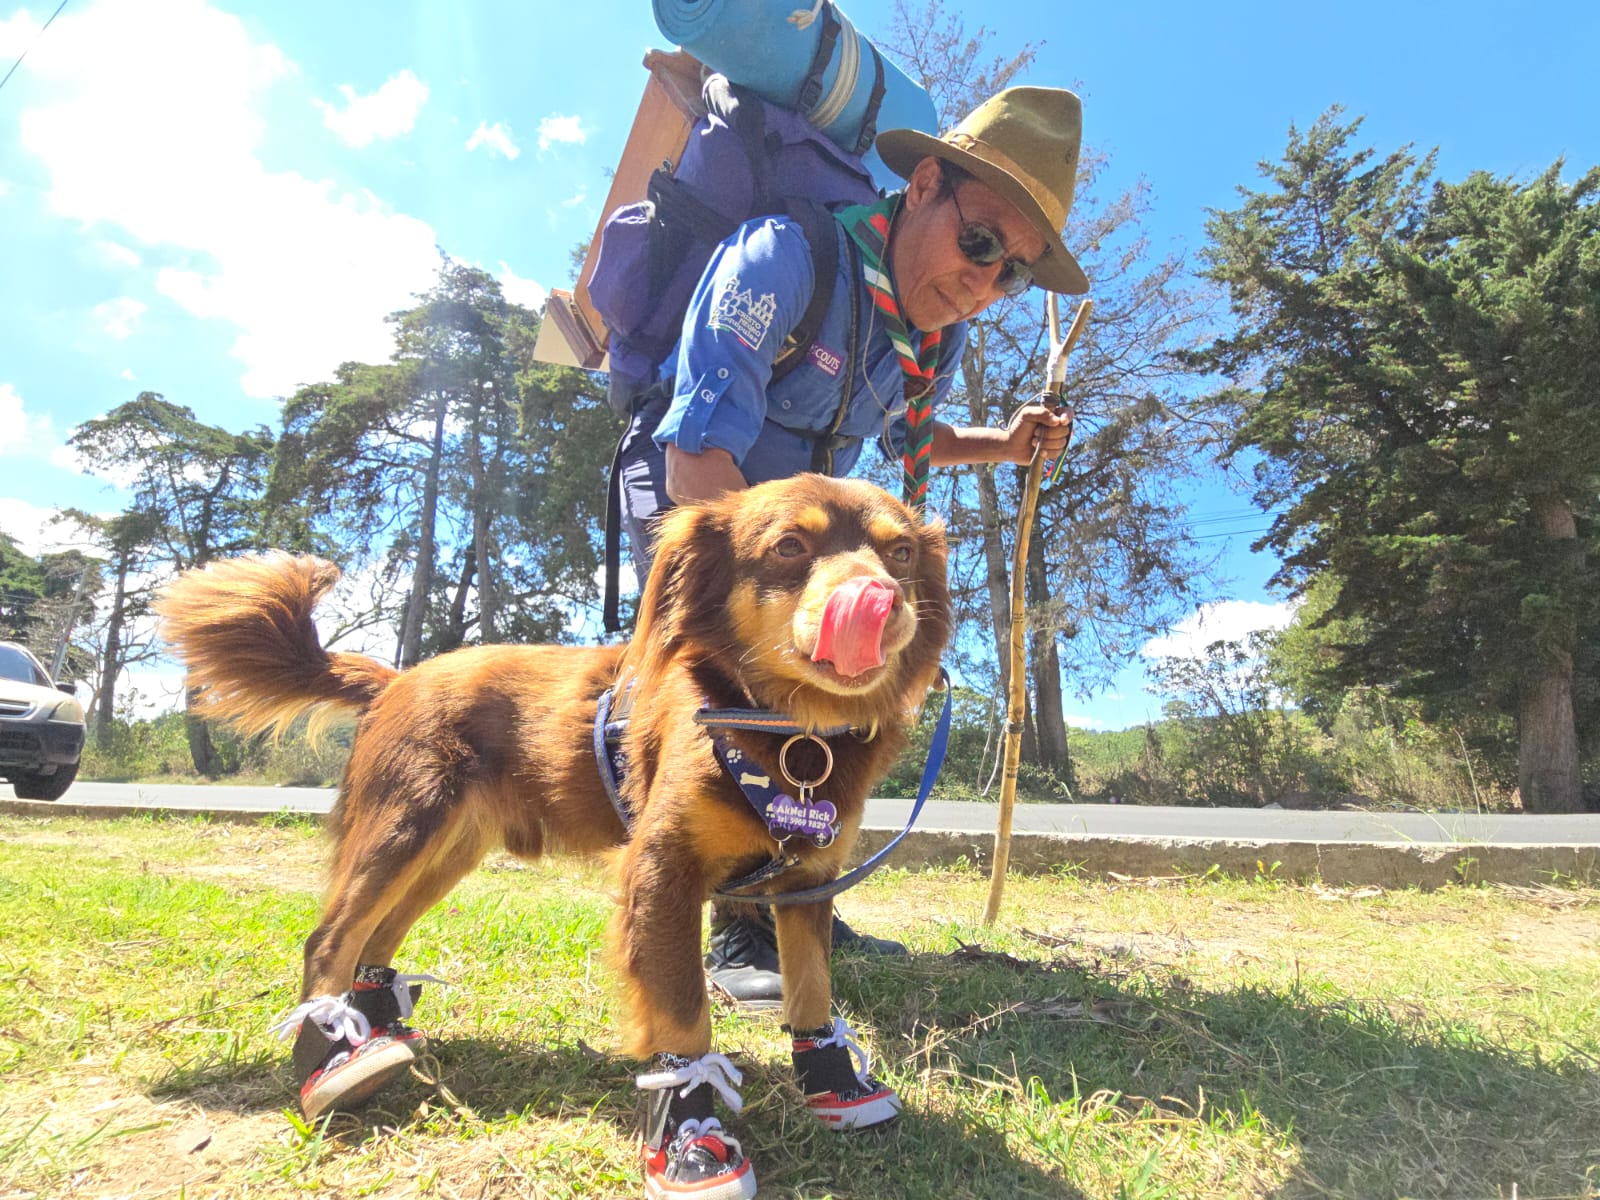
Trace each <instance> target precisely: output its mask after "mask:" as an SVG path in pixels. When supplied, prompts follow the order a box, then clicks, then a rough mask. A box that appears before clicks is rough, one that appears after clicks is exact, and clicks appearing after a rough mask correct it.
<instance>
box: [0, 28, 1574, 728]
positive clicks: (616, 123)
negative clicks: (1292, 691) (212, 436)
mask: <svg viewBox="0 0 1600 1200" xmlns="http://www.w3.org/2000/svg"><path fill="white" fill-rule="evenodd" d="M56 2H57V0H50V2H49V3H46V4H29V5H24V6H20V7H18V6H16V5H14V4H12V3H11V2H10V0H0V74H3V73H4V72H5V71H7V70H10V69H11V68H12V66H13V64H14V63H16V61H17V60H18V58H19V56H21V63H20V65H19V66H16V68H15V70H14V72H13V74H12V75H11V77H10V78H9V79H8V80H7V81H6V83H5V84H4V85H3V86H0V530H4V531H5V532H6V533H8V534H10V535H11V536H13V537H15V538H17V539H18V540H19V541H21V542H22V543H23V544H24V545H25V546H26V547H28V548H29V549H30V550H33V551H35V552H37V551H39V550H41V549H49V548H55V547H57V546H60V545H63V544H66V543H67V542H69V541H70V538H71V534H70V531H69V530H65V529H63V528H62V527H61V526H59V525H56V526H52V525H50V524H48V518H49V517H50V516H51V515H52V514H53V512H54V510H55V509H57V508H58V507H62V506H74V507H78V508H83V509H85V510H88V511H92V512H104V513H111V512H115V511H118V510H119V509H120V508H121V507H122V505H123V503H124V502H125V499H126V497H125V496H123V495H122V494H121V493H119V492H118V491H117V489H116V487H115V486H114V485H112V484H109V483H108V482H107V481H105V480H103V479H99V478H95V477H92V476H89V475H87V474H85V473H84V472H83V471H81V470H80V469H79V468H78V465H77V464H76V462H75V461H74V459H73V456H72V454H71V453H70V451H69V450H68V448H67V446H66V439H67V437H68V436H69V435H70V434H71V432H72V430H73V429H74V427H76V426H77V425H78V424H79V423H81V422H83V421H85V420H88V419H91V418H93V417H96V416H99V415H101V414H104V413H105V412H107V411H108V410H110V409H111V408H113V407H115V406H116V405H118V404H121V403H123V402H125V401H127V400H131V399H133V398H134V397H135V396H136V395H137V394H138V393H139V392H141V391H145V390H149V391H155V392H160V393H162V394H163V395H165V396H166V397H167V399H169V400H171V401H174V402H176V403H180V404H184V405H188V406H189V407H191V408H193V409H194V410H195V412H196V413H197V414H198V415H199V416H200V417H201V418H202V419H203V420H207V421H210V422H213V423H216V424H221V425H224V426H227V427H229V428H234V429H243V428H246V427H250V426H254V425H258V424H266V425H269V426H274V425H276V423H277V416H278V411H279V404H280V398H281V397H283V396H284V395H286V394H289V393H291V392H293V391H294V389H295V388H296V387H297V386H299V385H300V384H302V383H309V382H315V381H318V380H322V379H326V378H328V377H329V376H330V375H331V373H332V370H333V368H334V367H335V366H336V365H337V364H338V363H339V362H341V361H345V360H348V359H352V358H358V359H365V360H367V361H382V360H384V359H386V358H387V357H388V354H389V349H390V343H389V330H388V327H387V326H386V325H385V323H384V320H383V318H384V316H385V315H386V314H387V313H389V312H392V311H394V310H396V309H399V308H402V307H405V306H406V305H407V304H409V303H410V302H411V299H412V297H413V296H414V295H415V294H417V293H419V292H422V291H424V290H426V289H427V288H428V287H429V286H430V285H431V283H432V282H433V279H434V276H435V273H436V270H437V267H438V263H439V258H438V255H439V252H440V251H441V250H442V251H444V252H445V253H448V254H449V255H450V256H451V257H453V258H455V259H457V260H459V261H463V262H469V263H473V264H475V265H477V266H480V267H482V268H484V269H485V270H488V271H490V272H492V273H493V274H495V275H496V276H497V277H498V278H499V279H500V281H501V283H502V285H503V287H504V289H505V291H506V293H507V295H508V297H509V298H511V299H513V300H516V301H518V302H521V303H524V304H528V305H530V306H537V305H538V304H540V303H542V301H543V298H544V295H545V292H546V290H547V289H548V288H550V287H552V286H556V287H563V286H568V285H569V282H570V275H571V264H570V255H571V251H572V248H573V246H575V245H576V244H578V243H580V242H581V241H583V240H584V239H585V238H587V237H588V236H589V235H590V234H591V232H592V231H593V229H594V227H595V224H596V222H597V220H598V219H599V218H600V216H601V215H602V214H601V211H600V210H601V205H602V202H603V200H604V197H605V192H606V188H607V186H608V183H607V179H608V176H607V172H608V170H609V169H610V168H611V167H612V166H613V165H614V164H615V163H616V160H617V158H618V157H619V154H620V151H621V147H622V143H623V141H624V139H625V138H626V136H627V132H628V128H629V126H630V124H631V121H632V119H633V114H634V110H635V108H636V106H637V104H638V98H639V94H640V92H641V90H642V87H643V82H644V73H643V71H642V69H641V67H640V59H641V57H642V55H643V53H644V51H645V50H647V49H648V48H650V47H652V46H661V47H665V46H666V45H667V42H666V39H665V38H664V37H663V36H662V35H661V34H660V33H659V32H658V31H657V29H656V27H655V23H654V20H653V18H652V13H651V9H650V5H649V4H648V3H646V2H645V0H589V2H587V3H584V4H557V3H551V2H549V0H533V2H529V0H518V2H515V3H512V2H509V0H506V2H501V3H484V2H478V0H455V2H452V3H449V4H444V3H421V2H407V0H385V2H384V3H381V4H380V3H376V2H371V0H342V2H341V3H339V4H327V3H326V2H325V0H316V2H314V3H313V2H311V0H273V2H272V3H265V2H261V0H252V2H249V3H225V2H219V3H209V2H207V0H67V2H66V4H65V5H64V7H63V8H62V9H61V11H60V13H59V15H58V16H56V17H55V19H54V21H53V22H52V23H51V24H50V25H49V28H48V29H45V30H44V31H43V32H42V33H41V32H40V30H41V26H43V25H44V24H45V22H46V21H48V20H50V18H51V15H52V13H54V12H55V11H56ZM795 3H796V6H797V7H799V6H800V3H799V0H795ZM893 4H894V0H851V2H850V3H847V4H845V5H844V8H845V11H846V12H847V13H848V14H849V16H850V17H851V19H852V20H853V21H854V22H855V24H856V25H857V26H858V27H859V28H860V29H862V30H863V31H865V32H866V33H868V34H869V35H871V34H872V33H874V32H875V31H878V30H881V29H884V28H886V27H887V24H888V21H889V17H890V14H891V13H892V11H893ZM913 9H914V10H916V6H915V5H913ZM951 10H952V11H956V12H961V13H963V15H964V16H965V17H966V20H967V21H968V24H969V32H971V31H973V30H974V29H975V28H976V27H977V26H978V24H979V22H980V21H981V22H982V23H983V25H984V28H985V29H986V30H987V31H988V32H989V33H990V34H992V41H991V43H990V45H991V47H992V50H993V51H994V52H996V53H999V52H1010V51H1013V50H1015V49H1017V48H1019V47H1020V46H1022V45H1023V44H1024V43H1025V42H1028V41H1033V42H1038V43H1042V48H1041V51H1040V53H1039V56H1038V59H1037V62H1036V64H1035V66H1034V67H1033V69H1032V70H1031V71H1030V72H1029V73H1028V74H1027V75H1026V76H1025V77H1024V78H1022V79H1020V80H1018V82H1025V83H1033V84H1041V85H1049V86H1068V87H1072V88H1074V89H1075V90H1076V91H1078V92H1079V94H1080V95H1081V97H1082V99H1083V104H1084V130H1085V140H1086V142H1087V143H1088V144H1090V145H1091V146H1092V147H1094V148H1096V149H1098V150H1102V151H1105V152H1106V153H1108V154H1109V155H1110V167H1109V169H1108V174H1107V177H1106V182H1105V184H1104V190H1105V191H1106V192H1107V193H1108V194H1109V193H1110V192H1111V191H1112V190H1113V189H1117V190H1120V188H1122V187H1125V186H1127V185H1129V184H1131V183H1133V182H1135V181H1136V180H1138V179H1141V178H1142V179H1143V180H1145V181H1146V182H1147V183H1148V185H1149V187H1150V189H1151V199H1152V212H1151V216H1150V219H1149V222H1148V231H1149V234H1150V236H1151V239H1152V242H1153V244H1154V246H1155V247H1156V248H1157V249H1158V250H1169V249H1170V250H1174V251H1177V252H1180V253H1185V254H1188V255H1193V254H1194V252H1195V251H1197V250H1198V248H1199V247H1200V246H1201V245H1202V244H1203V240H1204V221H1205V213H1206V210H1207V209H1208V208H1217V207H1228V206H1230V205H1231V204H1232V203H1233V202H1234V201H1235V199H1236V195H1237V193H1236V189H1237V188H1238V187H1239V186H1240V185H1249V184H1251V183H1253V182H1254V180H1255V178H1256V164H1257V163H1258V162H1260V161H1261V160H1264V159H1275V158H1276V157H1277V156H1278V154H1279V153H1280V152H1281V150H1282V148H1283V146H1284V143H1285V140H1286V134H1287V131H1288V129H1289V127H1290V125H1291V124H1298V125H1300V126H1302V127H1303V126H1307V125H1309V124H1310V123H1311V122H1313V121H1314V120H1315V119H1316V118H1317V117H1318V116H1319V115H1320V114H1321V113H1322V112H1323V111H1324V110H1326V109H1327V108H1328V107H1329V106H1330V105H1334V104H1340V105H1343V106H1344V107H1345V109H1346V110H1347V112H1348V113H1349V114H1351V115H1364V116H1365V118H1366V124H1365V125H1364V127H1363V139H1364V141H1365V142H1367V143H1368V144H1371V145H1374V146H1375V147H1377V148H1378V149H1379V150H1380V151H1388V150H1391V149H1395V148H1397V147H1400V146H1402V145H1405V144H1408V143H1409V144H1414V145H1415V146H1417V147H1418V148H1419V149H1422V150H1426V149H1429V148H1432V147H1437V148H1438V152H1439V169H1440V173H1441V174H1442V175H1443V176H1445V177H1447V178H1456V177H1460V176H1462V175H1465V174H1466V173H1467V172H1469V171H1472V170H1478V169H1483V170H1489V171H1492V172H1495V173H1497V174H1502V175H1514V176H1521V177H1526V176H1529V175H1532V174H1534V173H1536V172H1538V171H1540V170H1542V169H1543V168H1545V167H1547V166H1548V165H1549V164H1550V163H1551V162H1553V161H1554V160H1555V159H1556V158H1558V157H1562V156H1564V157H1565V158H1566V159H1567V160H1568V164H1569V174H1574V173H1576V172H1577V171H1579V170H1582V169H1584V168H1587V167H1588V166H1591V165H1593V164H1594V163H1595V162H1597V161H1600V101H1597V100H1596V99H1595V94H1594V90H1593V85H1592V80H1593V77H1594V64H1595V62H1596V61H1597V60H1600V5H1595V4H1593V3H1592V0H1589V2H1579V0H1534V2H1533V3H1528V4H1524V5H1521V6H1519V7H1517V8H1516V9H1515V10H1507V9H1505V8H1504V6H1502V5H1490V4H1488V3H1479V2H1477V0H1462V2H1457V3H1448V4H1447V3H1438V2H1434V0H1388V2H1386V3H1372V2H1370V0H1349V2H1346V3H1343V4H1339V5H1304V4H1284V3H1281V0H1279V2H1266V0H1262V2H1247V0H1213V2H1212V3H1209V4H1205V5H1195V4H1190V3H1181V4H1180V3H1170V2H1168V0H1160V2H1147V3H1142V4H1120V5H1116V4H1113V5H1105V4H1101V5H1085V4H1075V3H1063V2H1062V0H1004V2H1002V3H999V4H985V5H982V6H979V5H969V6H965V7H963V6H960V5H951ZM1194 520H1195V531H1196V532H1197V533H1202V534H1204V535H1205V537H1206V539H1207V540H1206V542H1205V543H1204V544H1205V545H1207V546H1208V548H1211V549H1215V550H1218V551H1220V553H1221V557H1222V561H1223V563H1224V566H1225V568H1226V573H1227V576H1228V578H1227V579H1226V580H1225V581H1224V582H1223V583H1222V584H1221V585H1220V586H1219V588H1218V590H1217V592H1216V595H1215V596H1214V597H1213V599H1212V602H1211V603H1209V604H1208V605H1207V606H1205V607H1204V608H1202V609H1200V610H1197V611H1196V612H1195V613H1192V614H1190V616H1189V617H1188V618H1187V619H1186V620H1185V621H1184V622H1183V623H1182V624H1180V625H1179V626H1178V627H1177V628H1175V629H1174V630H1173V631H1171V632H1170V633H1169V634H1168V635H1166V636H1165V637H1164V638H1161V639H1158V640H1156V641H1155V642H1153V643H1152V644H1151V646H1150V647H1147V652H1148V653H1150V654H1156V653H1182V652H1185V651H1186V650H1192V649H1193V648H1194V647H1195V646H1197V645H1201V644H1204V642H1206V641H1210V640H1214V639H1216V638H1218V637H1237V636H1242V635H1243V633H1244V632H1246V631H1247V630H1248V629H1250V628H1254V627H1262V626H1272V625H1281V624H1283V623H1284V621H1285V620H1286V619H1287V614H1288V609H1287V605H1286V604H1285V602H1284V598H1283V597H1282V596H1279V595H1274V594H1272V593H1269V592H1268V591H1267V590H1266V581H1267V579H1268V577H1269V576H1270V575H1271V573H1272V569H1273V566H1274V564H1273V562H1272V561H1271V560H1270V559H1268V558H1266V557H1264V556H1262V555H1258V554H1252V553H1251V552H1250V551H1249V549H1248V543H1249V541H1250V536H1249V533H1250V532H1259V531H1260V530H1262V529H1263V528H1264V527H1265V525H1266V520H1265V519H1264V518H1262V517H1260V516H1259V515H1252V514H1250V512H1249V504H1248V501H1247V499H1246V498H1245V497H1243V496H1241V495H1239V494H1237V493H1232V492H1229V491H1227V490H1225V489H1224V488H1222V487H1221V486H1220V485H1219V486H1217V487H1213V488H1206V489H1203V490H1202V491H1201V492H1200V493H1199V494H1198V495H1197V496H1196V498H1195V505H1194ZM1160 705H1161V700H1160V698H1159V697H1157V696H1154V695H1153V694H1151V693H1150V692H1148V691H1147V689H1146V688H1145V686H1144V682H1143V677H1142V671H1141V670H1140V669H1138V668H1137V667H1136V668H1134V669H1131V670H1129V671H1127V672H1124V674H1123V676H1122V677H1121V678H1120V679H1119V680H1118V683H1117V685H1116V686H1115V687H1114V688H1112V689H1110V690H1109V691H1107V692H1104V693H1102V694H1100V695H1098V696H1095V697H1092V698H1089V699H1079V700H1074V701H1069V711H1070V714H1071V715H1070V718H1069V719H1070V720H1071V722H1072V723H1073V724H1076V725H1080V726H1083V727H1086V728H1122V727H1126V726H1128V725H1131V724H1135V723H1138V722H1139V721H1142V720H1144V719H1147V718H1149V717H1155V716H1159V715H1160Z"/></svg>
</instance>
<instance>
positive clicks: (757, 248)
mask: <svg viewBox="0 0 1600 1200" xmlns="http://www.w3.org/2000/svg"><path fill="white" fill-rule="evenodd" d="M849 240H850V235H849V234H848V233H846V232H845V231H844V230H843V228H841V229H840V230H839V258H838V264H837V270H838V276H837V280H836V282H835V285H834V289H833V296H832V299H831V301H830V303H829V305H828V311H827V314H826V316H825V317H824V318H823V321H822V327H821V329H820V331H819V332H818V335H817V339H816V341H815V342H814V343H813V344H812V346H811V349H810V351H809V352H808V353H807V354H806V358H805V361H804V362H802V363H800V364H799V365H798V366H797V367H795V368H794V369H793V370H792V371H791V372H790V373H789V374H788V375H786V376H784V378H782V379H780V380H778V381H777V382H776V383H774V382H772V364H773V361H774V360H775V359H776V358H777V356H778V353H779V351H780V350H781V349H782V348H783V342H784V339H785V338H786V337H788V335H789V333H790V331H791V330H792V329H793V328H794V327H795V326H796V325H798V324H799V323H800V318H801V316H802V315H803V314H804V313H805V310H806V306H807V304H809V303H810V301H811V294H812V291H813V290H814V288H815V270H814V267H813V264H812V255H811V247H810V245H809V243H808V242H807V241H806V236H805V234H804V233H803V232H801V229H800V224H799V222H798V221H794V220H792V219H790V218H787V217H758V218H756V219H755V220H752V221H746V222H745V223H744V224H743V225H741V226H740V227H739V228H738V229H737V230H735V231H734V233H733V235H732V236H731V237H730V238H728V239H727V240H726V241H725V242H723V243H722V245H720V246H719V247H717V249H716V251H715V252H714V253H713V255H712V258H711V261H710V262H709V263H708V264H707V265H706V270H705V273H704V274H703V275H702V276H701V277H700V282H699V284H698V285H697V286H696V288H695V293H694V296H693V297H692V298H691V299H690V301H689V309H688V312H687V313H685V314H684V319H683V334H682V337H681V338H680V340H679V342H678V351H677V355H676V374H675V380H676V383H675V388H674V395H673V398H672V404H671V407H670V408H669V409H668V410H667V413H666V416H664V417H663V418H662V420H661V424H660V425H659V426H658V427H657V429H656V433H655V440H656V442H657V444H659V445H661V446H665V445H667V444H668V443H673V444H676V445H677V447H678V448H679V449H680V450H684V451H687V452H689V453H691V454H700V453H703V452H704V451H706V450H708V449H711V448H716V449H719V450H726V451H727V452H728V453H729V454H731V455H732V456H733V460H734V462H736V463H738V464H739V467H740V470H741V471H742V472H743V473H744V477H745V479H746V480H747V481H748V482H750V483H762V482H765V481H766V480H769V479H780V478H785V477H787V476H790V475H795V474H798V473H799V472H801V471H809V470H811V469H812V445H813V443H814V442H816V441H817V440H818V439H820V438H825V437H827V435H828V430H829V429H831V428H832V427H833V422H834V419H835V417H836V416H837V415H838V412H839V404H840V399H841V397H842V396H843V394H844V388H845V387H846V385H848V386H849V389H850V393H849V401H848V405H847V407H846V409H845V413H844V419H843V421H842V422H841V423H840V425H839V431H838V432H839V435H840V436H842V437H844V438H848V439H850V440H849V442H848V443H847V444H845V445H842V446H840V447H839V448H838V449H837V450H836V451H835V454H834V460H833V473H834V474H835V475H844V474H847V473H848V472H849V471H850V469H851V467H853V466H854V465H855V462H856V459H857V457H858V456H859V455H860V453H861V442H862V440H864V439H866V438H880V439H881V440H882V442H883V444H884V449H885V453H887V454H890V455H891V456H894V457H898V456H899V454H900V450H901V446H902V444H903V439H904V432H905V407H906V402H905V383H904V377H903V376H902V374H901V371H900V360H899V358H898V357H897V356H896V354H895V350H894V345H893V344H892V343H891V342H890V341H889V334H888V331H887V329H886V328H885V326H884V322H883V317H882V315H881V314H880V313H878V312H877V310H876V308H875V307H874V305H873V303H872V299H871V297H870V296H869V295H868V294H867V291H866V284H865V281H864V280H863V279H862V278H861V272H860V269H859V267H858V266H857V265H856V262H857V259H856V258H855V256H854V255H852V254H851V252H850V248H849V246H848V245H847V243H848V242H849ZM852 290H854V291H855V292H856V293H857V295H858V297H859V300H858V307H859V310H860V319H859V322H858V326H857V329H858V346H857V356H858V359H859V366H858V367H857V370H856V372H855V377H854V378H853V379H850V380H846V379H845V378H844V374H845V358H846V356H847V354H848V353H849V344H850V338H849V333H848V331H849V324H850V307H851V301H850V294H851V291H852ZM966 335H967V327H966V324H965V323H964V322H963V323H961V324H958V325H955V326H952V327H951V328H949V329H947V330H946V331H945V335H944V341H943V342H942V344H941V345H940V353H939V367H938V372H937V375H936V377H935V384H934V393H933V401H934V404H935V406H937V405H938V404H939V403H941V402H942V401H943V400H944V399H945V397H946V396H948V395H949V393H950V388H951V385H952V382H953V379H954V375H955V371H956V369H957V368H958V367H959V366H960V363H961V351H962V347H963V346H965V344H966ZM912 337H913V338H914V339H915V338H918V337H919V335H918V334H917V333H916V332H915V331H913V332H912ZM673 361H674V360H673V358H671V357H669V358H668V360H667V362H668V364H671V363H673Z"/></svg>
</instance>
